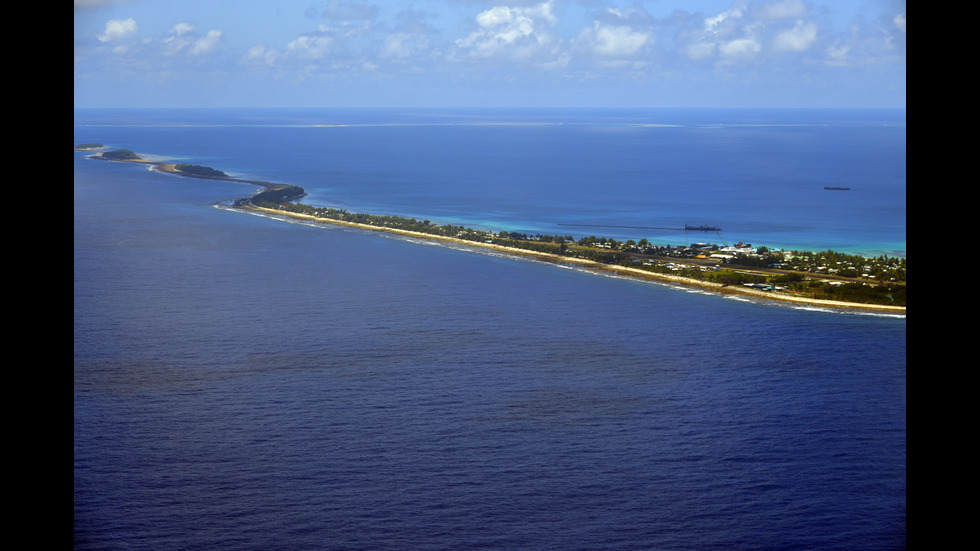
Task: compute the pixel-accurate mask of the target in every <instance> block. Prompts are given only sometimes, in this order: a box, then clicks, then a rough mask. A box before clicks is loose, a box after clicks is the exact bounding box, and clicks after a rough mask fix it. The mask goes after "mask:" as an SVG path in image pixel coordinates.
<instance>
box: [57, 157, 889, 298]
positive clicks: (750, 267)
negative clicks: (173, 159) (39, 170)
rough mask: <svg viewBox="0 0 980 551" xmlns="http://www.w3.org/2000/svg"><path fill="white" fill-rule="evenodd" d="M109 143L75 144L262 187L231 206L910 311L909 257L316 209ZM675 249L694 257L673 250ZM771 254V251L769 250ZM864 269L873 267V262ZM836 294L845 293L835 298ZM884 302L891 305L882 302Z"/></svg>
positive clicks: (681, 279)
mask: <svg viewBox="0 0 980 551" xmlns="http://www.w3.org/2000/svg"><path fill="white" fill-rule="evenodd" d="M104 148H105V146H103V145H102V144H80V145H77V146H75V149H76V150H79V151H90V152H93V153H94V155H93V158H97V159H103V160H110V161H120V162H132V163H143V164H148V165H150V166H152V167H153V168H154V169H155V170H160V171H161V172H166V173H169V174H174V175H179V176H185V177H190V178H201V179H208V180H222V181H230V182H239V183H246V184H252V185H256V186H259V187H261V188H263V190H262V191H260V192H258V193H256V194H255V195H253V196H250V197H245V198H241V199H238V200H236V201H235V202H234V203H233V206H232V208H234V209H239V210H243V211H252V212H256V213H261V214H264V215H270V216H277V217H287V218H292V219H296V220H302V221H307V222H316V223H324V224H333V225H338V226H346V227H350V228H358V229H362V230H369V231H376V232H384V233H390V234H395V235H400V236H405V237H411V238H416V239H426V240H434V241H441V242H446V243H452V244H455V245H460V246H464V247H478V248H483V249H489V250H493V251H496V252H500V253H504V254H508V255H515V256H523V257H531V258H535V259H538V260H541V261H545V262H551V263H555V264H562V265H573V266H578V267H581V268H583V269H590V270H596V271H601V272H604V273H612V274H615V275H618V276H623V277H630V278H635V279H643V280H650V281H656V282H660V283H667V284H673V285H678V286H686V287H694V288H699V289H704V290H707V291H711V292H714V293H717V294H720V295H741V296H746V297H754V298H757V299H762V300H774V301H780V302H787V303H795V304H799V305H801V306H809V307H821V308H834V309H855V310H866V311H874V312H882V313H892V314H899V315H905V313H906V305H905V278H904V274H905V259H904V258H902V259H888V258H887V257H885V258H878V259H867V258H865V257H854V256H853V255H844V254H841V253H834V252H833V251H826V252H821V253H812V252H802V253H801V252H798V251H793V252H792V253H790V254H792V255H793V257H799V256H812V255H819V256H818V257H817V258H818V259H819V261H826V257H828V256H830V257H831V258H837V259H838V260H836V261H834V260H831V262H836V263H837V264H840V263H841V262H842V261H841V260H840V259H845V260H847V261H848V262H850V263H854V262H855V260H854V259H858V261H862V260H863V261H864V262H865V263H867V262H869V261H873V262H877V263H882V262H883V263H884V264H886V267H888V266H892V265H894V264H895V263H896V262H898V264H900V267H899V268H898V269H893V270H892V271H890V272H886V273H887V274H893V275H894V274H900V278H901V281H900V282H891V281H890V282H887V283H885V282H883V281H881V279H882V276H881V274H882V273H883V272H881V270H880V268H881V267H880V266H879V267H878V271H877V273H878V274H879V276H878V280H876V281H871V282H869V281H866V280H862V279H861V278H851V277H846V276H840V275H832V274H813V273H810V272H800V271H796V270H792V269H785V268H782V267H772V264H773V263H772V262H768V263H767V262H759V261H758V259H757V258H747V257H745V255H744V254H743V255H738V254H736V255H734V256H732V257H731V258H732V259H734V260H730V259H729V258H728V255H719V257H718V258H716V259H714V260H712V259H711V258H710V257H707V256H705V255H698V254H695V255H690V251H688V252H687V253H684V252H682V250H681V249H678V248H672V247H670V246H669V245H668V246H666V251H667V254H666V255H665V254H657V253H658V252H659V253H663V252H664V250H665V249H664V248H662V247H661V248H658V247H651V246H650V245H649V243H646V240H645V239H642V240H640V243H639V244H636V243H633V242H632V240H630V241H627V242H625V243H618V242H616V241H614V240H610V239H605V238H596V237H594V236H590V237H587V238H582V239H580V240H578V241H576V240H574V238H572V237H571V236H559V235H555V236H540V235H539V236H535V237H534V238H529V237H528V236H527V235H524V234H517V233H510V232H505V231H502V232H498V233H493V232H489V231H485V230H476V229H472V228H467V227H463V226H453V225H437V224H432V223H431V222H430V221H429V220H423V221H419V220H416V219H414V218H405V217H400V216H390V215H386V216H382V215H372V214H363V213H350V212H347V211H346V210H343V209H334V208H323V207H313V206H310V205H305V204H301V203H296V202H295V201H296V200H298V199H300V198H302V197H304V196H305V195H306V193H305V190H304V189H303V188H302V187H299V186H293V185H287V184H277V183H272V182H266V181H261V180H250V179H242V178H234V177H231V176H228V175H227V174H226V173H224V172H222V171H220V170H216V169H213V168H211V167H204V166H200V165H191V164H184V163H167V162H160V161H150V160H147V159H143V158H142V157H140V156H139V155H137V154H135V153H133V152H132V151H129V150H125V149H119V150H112V151H100V150H101V149H104ZM762 249H765V247H759V249H758V250H762ZM675 252H676V253H677V254H688V256H687V257H675V256H671V254H673V253H675ZM695 252H698V251H695ZM766 252H767V253H768V252H769V251H768V249H767V250H766ZM781 255H782V256H781V257H780V258H785V256H786V255H787V253H785V252H781ZM848 259H850V260H848ZM864 268H865V270H869V267H868V265H867V264H866V265H865V266H864ZM869 271H870V270H869ZM845 290H846V291H849V294H845V293H844V291H845ZM828 296H829V297H831V298H828ZM835 296H839V297H840V298H833V297H835ZM883 297H884V298H883ZM884 301H887V302H888V303H883V302H884Z"/></svg>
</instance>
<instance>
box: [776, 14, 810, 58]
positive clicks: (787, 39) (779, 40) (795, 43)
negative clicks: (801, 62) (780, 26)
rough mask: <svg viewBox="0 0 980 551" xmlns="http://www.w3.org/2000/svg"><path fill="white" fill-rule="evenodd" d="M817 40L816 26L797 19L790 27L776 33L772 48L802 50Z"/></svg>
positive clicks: (783, 50) (777, 49) (791, 50)
mask: <svg viewBox="0 0 980 551" xmlns="http://www.w3.org/2000/svg"><path fill="white" fill-rule="evenodd" d="M816 41H817V26H816V25H815V24H813V23H808V22H805V21H797V23H796V26H794V27H793V28H792V29H787V30H785V31H782V32H779V33H777V34H776V38H775V40H774V41H773V48H775V49H776V51H782V52H802V51H804V50H807V49H809V48H810V47H811V46H813V44H814V43H816Z"/></svg>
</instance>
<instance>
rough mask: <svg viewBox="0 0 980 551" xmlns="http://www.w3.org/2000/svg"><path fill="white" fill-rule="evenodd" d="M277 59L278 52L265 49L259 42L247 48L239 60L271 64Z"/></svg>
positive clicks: (249, 62)
mask: <svg viewBox="0 0 980 551" xmlns="http://www.w3.org/2000/svg"><path fill="white" fill-rule="evenodd" d="M277 59H279V52H277V51H276V50H274V49H266V47H265V46H263V45H261V44H260V45H256V46H252V47H251V48H249V49H248V51H246V52H245V55H243V56H242V57H241V59H240V60H239V61H240V62H241V63H244V64H265V65H272V64H274V63H275V62H276V60H277Z"/></svg>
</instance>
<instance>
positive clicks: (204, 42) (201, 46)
mask: <svg viewBox="0 0 980 551" xmlns="http://www.w3.org/2000/svg"><path fill="white" fill-rule="evenodd" d="M223 34H224V33H223V32H222V31H219V30H216V29H211V30H210V31H208V34H206V35H204V36H203V37H201V38H199V39H197V40H196V41H194V45H193V46H192V47H191V55H202V54H207V53H210V52H211V51H212V50H214V49H215V48H216V47H217V46H218V42H220V41H221V37H222V35H223Z"/></svg>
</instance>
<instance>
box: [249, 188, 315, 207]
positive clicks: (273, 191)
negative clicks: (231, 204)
mask: <svg viewBox="0 0 980 551" xmlns="http://www.w3.org/2000/svg"><path fill="white" fill-rule="evenodd" d="M304 195H306V190H305V189H303V188H301V187H299V186H283V187H277V188H270V189H267V190H265V191H263V192H262V193H257V194H255V195H253V196H252V197H246V198H245V199H239V200H237V201H235V204H236V205H238V206H242V205H248V204H252V205H255V206H257V207H263V208H269V209H278V208H284V207H285V206H286V205H290V204H291V203H287V202H286V201H290V200H292V199H295V198H297V197H302V196H304ZM300 206H303V205H300Z"/></svg>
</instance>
